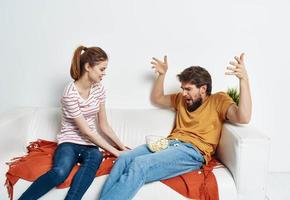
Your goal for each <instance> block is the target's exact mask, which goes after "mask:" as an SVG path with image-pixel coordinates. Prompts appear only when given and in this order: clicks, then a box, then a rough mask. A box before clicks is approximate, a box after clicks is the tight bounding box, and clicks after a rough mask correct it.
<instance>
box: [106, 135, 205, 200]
mask: <svg viewBox="0 0 290 200" xmlns="http://www.w3.org/2000/svg"><path fill="white" fill-rule="evenodd" d="M203 162H204V159H203V157H202V155H201V154H200V153H199V151H197V150H196V149H195V148H193V147H192V146H190V145H189V144H185V143H182V142H179V141H171V142H170V146H169V147H168V148H167V149H165V150H163V151H160V152H157V153H151V154H146V155H141V156H138V157H136V158H135V159H134V160H133V161H132V162H131V163H130V166H129V167H128V170H127V171H125V172H124V173H123V174H122V176H121V177H120V178H119V180H118V181H117V182H116V183H115V184H114V185H112V187H111V188H110V189H109V190H108V192H107V193H105V194H104V196H101V200H128V199H132V198H133V197H134V195H135V194H136V193H137V191H138V190H139V189H140V188H141V187H142V186H143V185H144V184H145V183H148V182H153V181H157V180H163V179H168V178H171V177H174V176H177V175H180V174H183V173H186V172H190V171H192V170H196V169H199V168H201V166H202V165H203Z"/></svg>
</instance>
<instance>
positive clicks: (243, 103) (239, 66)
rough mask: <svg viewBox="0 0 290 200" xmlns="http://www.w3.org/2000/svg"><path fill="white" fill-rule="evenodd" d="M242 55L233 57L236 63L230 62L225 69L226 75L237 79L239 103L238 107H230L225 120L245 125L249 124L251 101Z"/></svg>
mask: <svg viewBox="0 0 290 200" xmlns="http://www.w3.org/2000/svg"><path fill="white" fill-rule="evenodd" d="M244 55H245V54H244V53H242V54H241V55H240V57H238V56H235V60H236V61H231V62H230V66H228V67H227V69H228V70H229V72H226V74H227V75H235V76H236V77H238V78H239V82H240V83H239V85H240V101H239V106H236V105H235V104H233V105H231V106H230V107H229V108H228V111H227V119H228V120H229V121H231V122H234V123H241V124H247V123H249V122H250V119H251V115H252V100H251V92H250V85H249V79H248V74H247V71H246V68H245V63H244Z"/></svg>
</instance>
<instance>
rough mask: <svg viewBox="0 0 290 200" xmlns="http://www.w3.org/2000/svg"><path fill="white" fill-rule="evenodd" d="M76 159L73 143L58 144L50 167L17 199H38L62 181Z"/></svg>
mask: <svg viewBox="0 0 290 200" xmlns="http://www.w3.org/2000/svg"><path fill="white" fill-rule="evenodd" d="M77 159H78V158H77V154H76V151H75V145H74V144H70V143H62V144H60V145H59V146H58V147H57V149H56V151H55V154H54V158H53V167H52V169H51V170H50V171H48V172H47V173H45V174H44V175H42V176H40V177H39V178H38V179H37V180H36V181H34V182H33V183H32V184H31V185H30V187H29V188H28V189H27V190H26V191H25V192H24V193H23V194H22V195H21V197H20V198H19V200H33V199H38V198H40V197H41V196H42V195H44V194H45V193H47V192H48V191H49V190H51V189H52V188H53V187H55V186H56V185H58V184H60V183H62V182H63V181H64V180H65V179H66V178H67V176H68V175H69V173H70V171H71V170H72V168H73V166H74V165H75V164H76V162H77Z"/></svg>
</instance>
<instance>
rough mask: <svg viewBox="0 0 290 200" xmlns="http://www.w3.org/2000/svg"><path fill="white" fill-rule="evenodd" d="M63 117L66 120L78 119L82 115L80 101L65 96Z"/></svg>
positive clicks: (62, 101) (62, 102)
mask: <svg viewBox="0 0 290 200" xmlns="http://www.w3.org/2000/svg"><path fill="white" fill-rule="evenodd" d="M61 104H62V111H63V115H64V116H65V117H66V118H72V119H74V118H77V117H79V116H81V115H82V112H81V109H80V106H79V102H78V99H77V98H76V97H74V96H72V95H68V96H63V97H62V99H61Z"/></svg>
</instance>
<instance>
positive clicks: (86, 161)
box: [65, 146, 103, 200]
mask: <svg viewBox="0 0 290 200" xmlns="http://www.w3.org/2000/svg"><path fill="white" fill-rule="evenodd" d="M81 149H82V150H81V151H80V154H81V155H80V158H81V161H82V162H81V166H80V168H79V170H78V172H77V173H76V175H75V176H74V178H73V181H72V184H71V187H70V189H69V191H68V194H67V196H66V198H65V199H66V200H80V199H81V198H82V197H83V195H84V194H85V192H86V191H87V189H88V188H89V186H90V185H91V183H92V182H93V180H94V178H95V177H96V172H97V170H98V169H99V166H100V164H101V162H102V159H103V156H102V153H101V152H100V151H99V149H98V147H84V146H82V147H81Z"/></svg>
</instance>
